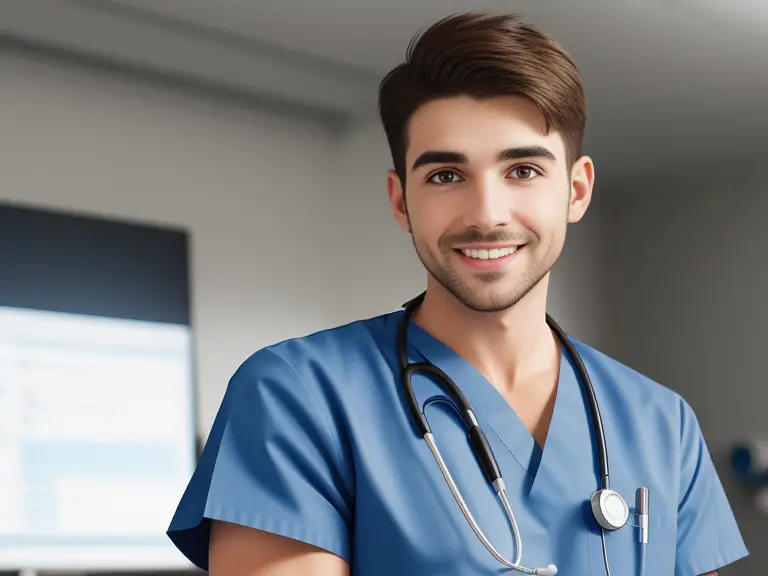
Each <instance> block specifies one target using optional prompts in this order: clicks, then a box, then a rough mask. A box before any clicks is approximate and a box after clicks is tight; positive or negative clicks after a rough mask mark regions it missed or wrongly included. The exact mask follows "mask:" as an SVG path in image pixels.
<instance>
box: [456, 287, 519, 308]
mask: <svg viewBox="0 0 768 576" xmlns="http://www.w3.org/2000/svg"><path fill="white" fill-rule="evenodd" d="M453 295H454V296H455V297H456V298H457V299H458V300H459V301H460V302H461V303H462V304H464V306H466V307H467V308H469V309H470V310H474V311H475V312H488V313H492V312H502V311H504V310H507V309H509V308H511V307H512V306H514V305H515V304H517V302H518V300H519V298H517V297H516V295H515V294H514V291H513V292H512V293H510V291H509V290H496V289H490V290H489V289H487V288H486V289H482V288H481V289H478V290H462V291H461V292H460V293H457V292H454V293H453Z"/></svg>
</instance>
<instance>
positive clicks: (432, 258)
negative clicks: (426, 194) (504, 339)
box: [408, 216, 560, 313]
mask: <svg viewBox="0 0 768 576" xmlns="http://www.w3.org/2000/svg"><path fill="white" fill-rule="evenodd" d="M408 222H409V226H410V229H411V239H412V241H413V246H414V248H415V250H416V255H417V256H418V258H419V260H421V263H422V264H423V265H424V267H425V268H426V269H427V271H428V272H429V274H430V275H431V276H432V277H433V278H434V279H435V280H437V282H438V283H440V285H442V286H443V288H445V289H446V290H447V291H448V292H449V293H450V294H452V295H453V297H454V298H456V299H457V300H458V301H459V302H461V303H462V304H463V305H464V306H466V307H467V308H469V309H470V310H473V311H475V312H486V313H492V312H501V311H504V310H508V309H510V308H512V307H513V306H514V305H515V304H517V303H518V302H519V301H520V300H522V299H523V298H524V297H525V296H526V295H527V294H528V293H529V292H530V291H531V290H532V289H533V288H534V287H536V286H537V285H538V284H539V282H541V280H542V279H543V278H544V277H545V276H546V275H547V274H548V273H549V271H550V270H551V269H552V267H553V266H554V264H555V262H556V261H557V258H558V256H559V253H560V250H559V247H558V242H557V234H556V233H554V232H553V233H552V235H551V237H550V238H548V240H549V243H548V248H547V251H546V252H545V253H544V254H542V255H541V256H540V257H539V259H538V260H536V261H534V262H533V263H532V266H531V267H530V268H529V269H528V270H526V271H525V272H523V274H522V275H521V276H520V277H519V278H517V281H516V282H515V283H514V285H513V286H512V287H511V288H510V289H509V290H507V291H505V292H504V293H503V294H496V295H494V296H492V297H491V298H488V297H484V296H481V295H479V294H476V293H475V291H474V290H473V289H472V286H471V285H470V284H469V283H468V282H466V281H464V280H463V279H462V278H461V277H460V275H459V274H458V273H457V270H456V269H455V267H454V266H452V265H450V264H449V263H448V258H447V255H449V254H451V253H452V251H453V248H452V247H453V246H455V245H456V244H461V243H475V242H476V243H480V242H488V243H502V242H514V243H515V244H525V245H526V246H525V248H524V250H529V251H530V252H529V255H532V254H534V250H535V248H536V247H537V246H539V245H541V238H539V237H538V236H537V235H536V234H534V233H533V232H531V231H524V232H514V231H512V230H509V229H499V230H495V231H493V232H491V233H488V234H483V233H482V232H481V231H479V230H477V229H469V230H466V231H464V232H461V233H459V234H450V235H445V236H443V237H442V238H441V239H440V241H439V243H438V246H439V253H435V251H434V250H432V249H431V248H430V247H429V246H428V245H427V244H426V243H424V242H421V241H419V239H418V237H417V234H416V233H415V232H414V228H413V226H412V225H411V221H410V216H409V217H408ZM507 274H508V273H505V272H487V273H481V274H476V275H475V278H476V279H479V280H480V281H481V282H483V283H484V284H493V283H495V282H497V281H499V280H500V279H502V278H503V277H504V276H505V275H507Z"/></svg>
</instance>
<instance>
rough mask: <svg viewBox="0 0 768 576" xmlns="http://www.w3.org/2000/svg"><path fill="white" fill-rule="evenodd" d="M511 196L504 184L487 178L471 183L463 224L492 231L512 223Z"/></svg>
mask: <svg viewBox="0 0 768 576" xmlns="http://www.w3.org/2000/svg"><path fill="white" fill-rule="evenodd" d="M510 201H511V196H510V194H509V190H508V189H507V187H506V186H505V183H504V182H500V181H499V179H498V178H497V177H494V176H487V177H484V178H482V179H480V178H478V179H475V180H474V181H473V184H472V186H470V189H469V191H468V194H467V204H466V208H465V210H464V219H465V222H464V224H465V225H466V226H467V227H474V228H479V229H480V230H492V229H494V228H497V227H499V226H506V225H507V224H509V223H510V222H511V221H512V212H513V207H512V205H511V203H510Z"/></svg>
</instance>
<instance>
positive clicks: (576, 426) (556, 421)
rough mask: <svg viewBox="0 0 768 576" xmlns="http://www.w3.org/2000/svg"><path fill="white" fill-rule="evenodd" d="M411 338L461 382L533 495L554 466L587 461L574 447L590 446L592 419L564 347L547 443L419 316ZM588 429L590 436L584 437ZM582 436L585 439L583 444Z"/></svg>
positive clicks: (419, 349)
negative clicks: (420, 322) (524, 475)
mask: <svg viewBox="0 0 768 576" xmlns="http://www.w3.org/2000/svg"><path fill="white" fill-rule="evenodd" d="M400 318H401V316H400V315H398V317H397V320H398V321H399V320H400ZM408 344H409V345H410V348H411V353H413V352H414V351H415V352H416V353H418V354H419V355H420V356H422V357H423V359H424V360H427V361H429V362H431V363H432V364H434V365H435V366H437V367H438V368H440V369H441V370H443V371H444V372H445V373H446V374H447V375H448V376H450V377H451V378H452V379H453V380H454V382H456V384H457V385H458V386H459V387H460V388H461V390H462V392H463V393H464V395H465V396H466V397H467V400H469V402H470V404H471V405H472V406H473V408H474V411H475V413H476V414H477V415H478V417H479V418H482V419H484V420H485V421H486V423H487V424H488V426H489V427H490V429H491V430H493V432H494V433H495V434H496V435H497V436H498V438H499V439H500V440H501V442H502V443H503V444H504V446H505V447H506V448H507V450H509V452H510V453H511V454H512V456H513V457H514V459H515V460H516V461H517V462H518V464H519V465H520V467H521V468H522V469H523V470H524V471H525V472H526V473H527V474H528V475H529V476H530V480H529V482H530V496H531V497H533V496H535V493H536V492H538V491H539V490H541V489H543V487H544V486H545V485H549V486H550V487H551V483H552V477H553V476H557V475H556V474H555V472H556V471H555V470H554V468H555V467H556V468H558V469H560V470H563V469H564V466H567V462H568V461H569V460H572V459H578V460H579V463H580V465H581V466H583V462H584V460H583V458H584V454H583V453H582V452H583V450H574V443H575V442H576V446H579V445H581V446H590V431H589V426H590V422H589V419H588V415H587V414H586V411H585V405H584V402H583V397H582V394H581V389H580V386H579V382H578V379H577V376H576V372H575V368H574V366H573V364H572V363H571V360H570V358H569V356H568V354H567V352H566V351H565V349H564V348H563V349H562V351H561V356H560V369H559V377H558V383H557V390H556V396H555V406H554V410H553V413H552V419H551V421H550V425H549V430H548V432H547V437H546V441H545V443H544V448H543V449H542V448H540V447H539V445H538V444H537V443H536V441H535V439H534V438H533V435H532V434H531V432H530V431H529V430H528V428H527V427H526V425H525V424H524V423H523V421H522V420H521V419H520V417H519V416H518V415H517V413H516V412H515V411H514V409H513V408H512V407H511V406H510V405H509V404H508V402H507V401H506V399H505V398H504V397H503V396H502V395H501V394H500V393H499V391H498V390H497V389H496V388H495V387H494V386H493V384H491V383H490V382H489V381H488V380H487V379H486V378H485V377H484V376H483V375H482V374H481V373H480V372H479V371H478V370H477V369H476V368H475V367H474V366H473V365H472V364H470V363H469V362H468V361H466V360H465V359H464V358H462V357H461V356H460V355H459V354H457V353H456V352H454V351H453V350H452V349H451V348H449V347H448V346H446V345H445V344H444V343H442V342H441V341H440V340H438V339H437V338H435V337H434V336H432V335H431V334H430V333H429V332H427V331H426V330H424V329H423V328H422V327H421V326H419V325H418V324H416V323H415V322H411V323H410V325H409V328H408ZM561 348H562V347H561ZM574 434H576V437H574ZM584 434H586V437H582V436H583V435H584ZM583 442H586V444H580V443H583ZM574 464H576V462H574ZM565 469H567V468H565Z"/></svg>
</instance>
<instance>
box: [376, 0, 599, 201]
mask: <svg viewBox="0 0 768 576" xmlns="http://www.w3.org/2000/svg"><path fill="white" fill-rule="evenodd" d="M504 95H519V96H523V97H525V98H527V99H529V100H530V101H532V102H533V103H534V104H535V105H536V106H537V107H538V108H539V110H540V111H541V113H542V114H543V116H544V119H545V121H546V129H547V131H548V132H551V131H553V130H554V131H556V132H557V133H559V134H560V135H561V136H562V138H563V140H564V143H565V148H566V154H567V158H566V162H567V163H568V165H569V167H570V166H572V165H573V162H575V161H576V160H577V159H578V158H579V157H580V156H581V145H582V139H583V136H584V129H585V125H586V98H585V95H584V87H583V85H582V81H581V76H580V74H579V71H578V69H577V67H576V64H575V63H574V62H573V60H572V59H571V57H570V56H569V55H568V54H567V53H566V52H565V50H563V49H562V48H561V47H560V46H559V45H558V44H557V42H555V41H554V40H553V39H552V38H551V37H549V36H547V35H546V34H544V33H542V32H540V31H538V30H537V29H536V28H534V27H533V26H531V25H528V24H524V23H522V22H521V21H520V17H519V16H518V15H515V14H507V15H488V14H486V13H478V12H470V13H465V14H456V15H452V16H449V17H447V18H444V19H442V20H440V21H438V22H437V23H435V24H433V25H432V26H430V27H429V28H427V29H426V30H421V31H420V32H419V33H418V34H416V36H414V38H413V39H412V40H411V42H410V43H409V45H408V49H407V51H406V59H405V62H403V63H401V64H399V65H398V66H397V67H395V68H394V69H393V70H391V71H390V72H389V73H388V74H387V75H386V76H385V77H384V78H383V80H382V81H381V84H380V86H379V116H380V118H381V122H382V124H383V127H384V131H385V132H386V136H387V140H388V142H389V147H390V151H391V153H392V160H393V162H394V168H395V171H396V173H397V175H398V176H399V177H400V181H401V183H402V184H403V186H405V175H406V168H405V152H406V149H407V147H408V142H407V134H408V123H409V120H410V118H411V116H412V115H413V114H414V113H415V112H416V111H417V110H418V109H419V108H420V107H421V106H423V105H424V104H427V103H429V102H431V101H433V100H437V99H440V98H450V97H454V96H470V97H473V98H477V99H485V98H493V97H497V96H504Z"/></svg>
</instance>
